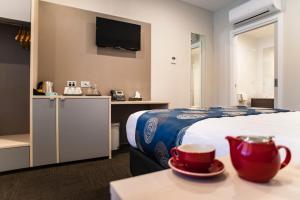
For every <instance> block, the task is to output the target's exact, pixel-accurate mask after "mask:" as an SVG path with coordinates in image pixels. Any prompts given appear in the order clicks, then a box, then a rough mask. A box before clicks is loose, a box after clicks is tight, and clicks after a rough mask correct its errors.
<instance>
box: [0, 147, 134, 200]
mask: <svg viewBox="0 0 300 200" xmlns="http://www.w3.org/2000/svg"><path fill="white" fill-rule="evenodd" d="M130 176H131V174H130V169H129V153H128V151H127V150H125V151H124V149H123V150H121V151H119V152H116V153H114V155H113V159H111V160H109V159H104V160H93V161H85V162H81V163H71V164H66V165H59V166H53V167H47V168H39V169H31V170H24V171H19V172H13V173H4V174H0V199H1V200H37V199H39V200H48V199H49V200H50V199H51V200H61V199H64V200H68V199H72V200H77V199H78V200H79V199H83V200H89V199H92V200H93V199H97V200H102V199H109V197H110V195H109V182H110V181H113V180H119V179H123V178H127V177H130Z"/></svg>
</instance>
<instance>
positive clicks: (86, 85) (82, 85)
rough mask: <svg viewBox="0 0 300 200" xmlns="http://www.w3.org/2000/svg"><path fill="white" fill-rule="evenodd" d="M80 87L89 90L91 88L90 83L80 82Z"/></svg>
mask: <svg viewBox="0 0 300 200" xmlns="http://www.w3.org/2000/svg"><path fill="white" fill-rule="evenodd" d="M80 86H81V87H82V88H89V87H90V86H91V83H90V81H81V82H80Z"/></svg>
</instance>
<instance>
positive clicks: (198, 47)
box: [191, 33, 204, 108]
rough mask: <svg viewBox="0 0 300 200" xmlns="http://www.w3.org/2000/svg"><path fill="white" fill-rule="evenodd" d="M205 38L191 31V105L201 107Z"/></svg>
mask: <svg viewBox="0 0 300 200" xmlns="http://www.w3.org/2000/svg"><path fill="white" fill-rule="evenodd" d="M203 48H204V38H203V36H201V35H200V34H196V33H191V107H192V108H201V107H202V105H203V100H202V99H203V95H202V94H203V81H204V80H203V74H204V72H203V66H204V51H203Z"/></svg>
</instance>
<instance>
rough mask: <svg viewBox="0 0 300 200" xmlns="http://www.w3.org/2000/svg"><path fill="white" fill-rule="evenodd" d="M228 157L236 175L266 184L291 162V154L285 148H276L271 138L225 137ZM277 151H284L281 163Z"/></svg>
mask: <svg viewBox="0 0 300 200" xmlns="http://www.w3.org/2000/svg"><path fill="white" fill-rule="evenodd" d="M226 139H227V140H228V142H229V146H230V156H231V161H232V164H233V166H234V168H235V169H236V170H237V172H238V175H239V176H240V177H241V178H244V179H246V180H249V181H253V182H260V183H262V182H268V181H270V180H271V179H272V178H273V177H274V176H275V175H276V174H277V172H278V171H279V170H280V169H283V168H284V167H286V166H287V165H288V164H289V162H290V161H291V152H290V150H289V149H288V148H287V147H285V146H276V145H275V143H274V141H273V137H263V136H238V137H231V136H227V137H226ZM279 149H285V151H286V157H285V159H284V161H283V162H282V163H281V161H280V154H279Z"/></svg>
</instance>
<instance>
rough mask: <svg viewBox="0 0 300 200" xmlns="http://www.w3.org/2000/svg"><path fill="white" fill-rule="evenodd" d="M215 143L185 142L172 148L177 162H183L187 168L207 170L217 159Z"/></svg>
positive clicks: (194, 170)
mask: <svg viewBox="0 0 300 200" xmlns="http://www.w3.org/2000/svg"><path fill="white" fill-rule="evenodd" d="M215 151H216V150H215V147H214V146H213V145H201V144H184V145H180V146H178V147H174V148H172V149H171V155H172V157H173V158H174V160H175V162H178V163H181V164H183V165H184V166H185V168H186V169H187V170H190V171H193V172H207V171H208V169H209V167H210V166H211V164H212V163H213V161H214V160H215Z"/></svg>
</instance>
